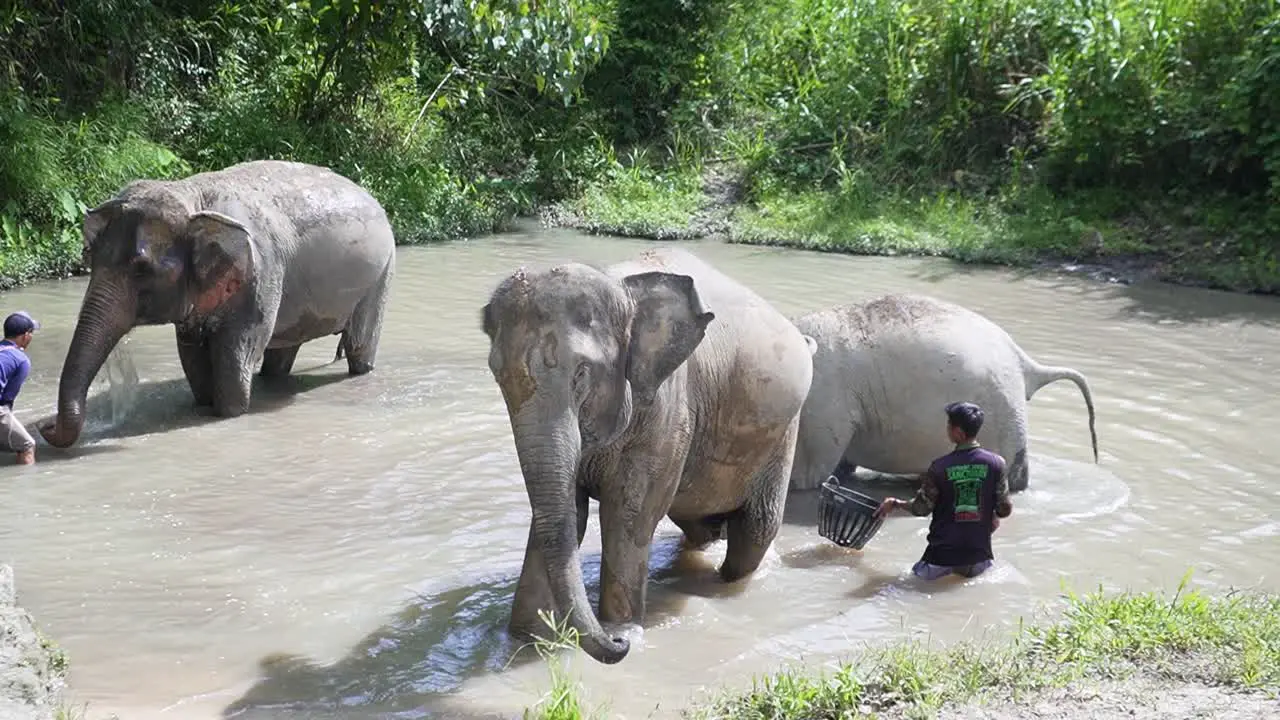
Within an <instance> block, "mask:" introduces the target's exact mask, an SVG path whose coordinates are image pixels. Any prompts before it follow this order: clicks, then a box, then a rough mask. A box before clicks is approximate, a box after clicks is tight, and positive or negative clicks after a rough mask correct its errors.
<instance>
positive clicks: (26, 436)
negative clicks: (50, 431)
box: [0, 405, 36, 453]
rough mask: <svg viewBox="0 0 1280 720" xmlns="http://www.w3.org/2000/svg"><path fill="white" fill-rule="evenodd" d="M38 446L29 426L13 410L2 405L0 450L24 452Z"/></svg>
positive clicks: (0, 413)
mask: <svg viewBox="0 0 1280 720" xmlns="http://www.w3.org/2000/svg"><path fill="white" fill-rule="evenodd" d="M35 446H36V441H35V439H34V438H32V437H31V433H29V432H27V428H26V427H24V426H23V425H22V423H21V422H19V421H18V418H16V417H14V415H13V411H12V410H10V409H9V408H7V407H4V406H3V405H0V450H7V451H9V452H14V453H23V452H26V451H28V450H30V449H31V448H34V447H35Z"/></svg>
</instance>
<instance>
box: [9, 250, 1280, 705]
mask: <svg viewBox="0 0 1280 720" xmlns="http://www.w3.org/2000/svg"><path fill="white" fill-rule="evenodd" d="M655 244H656V243H648V242H642V241H629V240H610V239H602V238H589V237H585V236H582V235H578V234H576V233H571V232H565V231H546V230H542V229H538V228H526V229H525V230H524V231H522V232H518V233H512V234H509V235H505V236H501V237H499V238H492V239H482V240H477V241H472V242H459V243H454V244H450V245H442V246H439V247H427V248H403V249H401V250H400V256H399V274H398V277H397V279H396V281H395V287H394V292H393V297H392V301H391V305H390V309H389V314H388V317H387V322H386V325H385V327H384V330H383V334H382V348H381V351H380V355H379V358H378V360H379V364H378V367H377V369H376V370H375V371H374V373H373V374H371V375H368V376H364V377H361V378H355V379H350V378H347V376H346V363H345V362H340V363H336V364H329V363H330V361H331V360H332V358H333V351H334V347H335V343H333V342H330V341H329V340H323V341H317V342H313V343H311V344H309V345H307V346H305V347H304V348H303V351H302V353H301V354H300V355H299V358H298V362H297V365H296V366H295V372H296V373H297V374H296V376H295V377H294V378H293V379H292V380H291V381H290V382H289V387H287V388H284V389H280V388H272V387H270V386H263V385H261V384H258V386H257V389H255V396H254V411H253V412H252V413H250V414H248V415H246V416H243V417H241V418H237V419H233V420H210V419H207V418H204V417H200V416H197V415H196V414H195V413H194V412H193V411H192V408H191V400H190V395H189V392H188V389H187V386H186V384H185V381H183V380H182V373H181V369H180V366H179V363H178V357H177V353H176V351H175V349H174V342H173V331H172V329H171V328H169V327H161V328H144V329H140V330H136V331H134V332H133V333H132V335H131V336H130V337H129V340H128V343H127V345H125V346H124V352H122V353H120V355H119V357H118V358H116V360H121V359H127V358H132V360H133V362H134V363H135V365H136V372H137V379H138V384H137V386H136V388H134V389H133V390H130V389H129V388H128V382H127V381H118V384H117V385H115V386H111V384H110V383H109V382H108V381H107V379H106V377H105V370H104V373H103V374H101V375H100V376H99V381H98V384H97V385H95V388H94V390H93V391H91V396H90V402H89V408H90V414H91V417H90V424H89V425H88V426H87V428H86V431H85V434H84V436H83V437H82V439H81V442H80V443H79V444H78V445H77V446H74V447H73V448H71V449H69V450H66V451H56V450H53V449H50V448H48V447H47V446H45V445H44V444H43V443H41V446H40V448H39V453H40V460H41V462H40V463H38V464H37V465H35V466H33V467H30V468H18V467H11V466H8V465H7V464H6V465H4V466H0V483H3V492H4V499H5V501H4V502H3V503H0V561H7V562H11V563H12V564H13V565H14V566H15V570H16V574H17V582H18V589H19V595H20V601H21V602H22V603H23V604H24V605H25V606H26V607H27V608H29V609H30V610H31V611H32V613H33V614H34V615H35V616H36V618H37V620H38V622H39V623H40V624H41V625H42V628H43V629H44V630H45V631H46V632H47V633H48V634H49V635H50V636H51V637H53V638H55V639H56V640H57V641H58V642H59V643H60V644H61V645H62V647H63V648H65V650H66V651H67V653H68V655H69V658H70V663H71V668H72V669H71V678H70V680H71V684H72V686H73V688H74V689H75V697H76V699H77V700H79V701H82V702H88V703H89V711H90V716H91V717H104V716H105V715H106V714H107V713H110V712H116V713H119V715H120V717H121V719H122V720H146V719H148V718H183V719H187V718H190V719H192V720H201V719H203V718H217V717H224V716H237V717H240V718H253V719H255V720H256V719H258V718H339V717H341V718H391V717H394V718H417V717H484V716H488V715H489V714H496V715H497V716H507V717H518V716H519V713H520V711H521V709H522V708H524V707H525V706H526V705H528V704H531V703H533V702H535V701H536V700H537V697H538V695H539V693H541V692H542V691H543V690H544V689H545V688H546V687H547V684H548V682H547V672H546V667H545V666H544V665H542V664H540V663H521V662H516V663H512V664H511V665H509V666H508V664H507V662H508V659H509V657H510V654H511V652H512V649H513V648H512V645H511V642H510V640H509V639H508V638H507V636H506V633H505V623H506V619H507V613H508V611H509V608H510V601H511V595H512V592H513V588H514V583H515V578H516V576H517V574H518V572H519V570H520V563H521V559H522V557H523V551H524V543H525V539H526V532H527V528H528V522H529V504H528V499H527V496H526V495H525V491H524V487H523V485H522V481H521V476H520V470H519V465H518V463H517V461H516V454H515V449H514V447H513V445H512V441H511V431H510V427H509V425H508V422H507V416H506V412H505V408H504V406H503V403H502V399H501V395H500V393H499V390H498V387H497V385H496V384H495V383H494V381H493V379H492V377H491V376H490V374H489V370H488V368H487V366H486V357H487V352H488V350H487V339H486V338H485V335H484V333H483V332H482V331H481V329H480V316H479V311H480V307H481V305H482V304H483V303H484V301H485V300H486V299H487V295H488V293H489V291H490V289H491V288H492V287H493V286H494V284H495V283H496V282H497V281H498V280H499V279H500V278H502V277H503V276H504V275H505V274H506V273H508V272H510V271H511V270H513V269H514V268H515V267H517V266H519V265H520V264H522V263H530V264H537V265H545V264H550V263H554V262H557V261H560V260H564V259H570V258H573V259H583V260H588V261H594V262H611V261H614V260H618V259H621V258H624V257H627V256H630V255H633V254H635V253H638V252H639V251H641V250H642V249H644V248H646V247H648V246H651V245H655ZM686 247H691V248H693V249H694V251H695V252H697V253H699V254H701V255H703V256H704V257H705V258H707V259H709V260H710V261H712V262H713V263H715V264H716V265H718V266H719V267H720V268H722V269H723V270H725V271H727V272H728V273H729V274H730V275H733V276H735V277H736V278H738V279H740V280H742V281H745V282H746V283H747V284H749V285H751V286H752V287H753V288H755V289H756V290H757V291H758V292H759V293H761V294H762V295H764V296H765V297H766V298H767V299H769V300H770V301H772V302H774V303H775V304H776V305H777V306H778V307H779V308H780V309H781V310H782V311H783V312H786V313H798V312H801V311H806V310H810V309H815V308H819V307H823V306H826V305H829V304H834V303H837V302H843V301H848V300H854V299H860V298H869V297H872V296H874V295H877V294H880V293H884V292H890V291H900V290H914V291H922V292H926V293H931V294H934V295H936V296H939V297H942V298H945V299H950V300H954V301H958V302H961V303H964V304H967V305H969V306H970V307H972V308H974V309H976V310H979V311H980V312H983V313H985V314H987V315H988V316H989V317H991V318H992V319H994V320H995V321H996V322H998V323H1000V324H1002V325H1003V326H1004V327H1005V328H1006V329H1008V330H1009V331H1010V332H1011V333H1012V334H1013V336H1014V337H1015V338H1016V339H1017V340H1018V341H1019V342H1020V343H1021V344H1022V346H1023V347H1024V348H1025V349H1027V350H1028V352H1030V353H1031V354H1032V355H1033V356H1035V357H1037V358H1038V359H1039V360H1041V361H1042V362H1046V363H1052V364H1065V365H1071V366H1074V367H1075V368H1077V369H1079V370H1081V371H1082V372H1084V373H1085V374H1086V375H1087V376H1088V378H1089V380H1090V382H1091V384H1092V387H1093V392H1094V395H1095V398H1096V402H1097V410H1098V436H1099V444H1100V450H1101V462H1100V463H1099V464H1097V465H1095V464H1094V463H1093V462H1092V458H1091V455H1090V450H1089V444H1088V443H1089V435H1088V427H1087V416H1086V412H1085V407H1084V403H1083V401H1082V399H1081V397H1080V394H1079V392H1078V391H1077V390H1076V388H1075V386H1074V385H1072V384H1070V383H1069V382H1059V383H1055V384H1053V385H1050V386H1047V387H1045V388H1043V389H1042V390H1040V392H1039V393H1038V394H1037V395H1036V396H1035V398H1034V400H1033V401H1032V402H1031V405H1030V408H1031V409H1030V418H1031V447H1030V455H1031V462H1032V463H1033V465H1032V471H1031V472H1032V475H1031V483H1032V487H1031V489H1030V490H1029V491H1027V492H1026V493H1023V494H1021V495H1018V496H1016V497H1015V507H1016V510H1015V514H1014V516H1013V517H1012V518H1011V519H1010V520H1009V521H1006V522H1005V523H1004V525H1002V527H1001V529H1000V531H999V532H998V533H997V535H996V539H995V549H996V554H997V557H998V565H997V568H996V569H995V570H993V571H992V572H990V573H988V574H987V575H986V576H984V577H982V578H979V579H977V580H974V581H969V582H967V583H963V584H961V583H946V582H944V583H941V584H939V586H937V587H934V588H927V587H923V586H920V585H918V584H916V583H915V582H913V581H910V580H908V579H906V577H905V576H906V575H907V574H908V570H909V568H910V565H911V563H912V562H913V561H914V560H915V559H916V558H917V557H918V556H919V553H920V551H921V550H922V548H923V543H924V533H925V522H924V521H920V520H915V519H913V518H910V517H896V518H894V519H892V520H891V521H890V522H888V523H886V526H885V528H884V529H883V530H882V531H881V533H880V534H879V535H878V536H877V537H876V538H875V539H874V541H873V542H872V543H871V544H870V545H869V546H868V548H867V549H866V551H865V552H863V553H857V552H853V551H843V550H840V549H839V548H837V547H835V546H834V545H832V544H830V543H828V542H826V541H825V540H823V539H822V538H821V537H819V536H818V534H817V532H816V529H815V527H814V513H813V507H814V503H815V500H814V497H813V495H812V494H810V493H806V494H794V495H793V496H792V499H791V501H790V503H789V506H788V515H789V524H787V525H786V526H784V528H783V531H782V533H781V535H780V536H779V538H778V541H777V542H776V543H775V545H774V547H773V549H772V551H771V552H770V554H769V556H768V557H767V558H766V559H765V562H764V564H763V565H762V567H761V569H760V571H759V572H758V573H757V574H756V575H755V576H754V578H753V579H752V580H750V581H749V582H748V583H746V584H745V587H744V588H743V589H742V590H741V591H739V592H735V593H727V592H725V590H724V587H723V586H722V585H720V584H719V583H717V582H715V581H714V580H712V579H710V576H711V573H712V572H713V568H714V567H715V565H716V564H717V561H718V560H719V558H720V557H721V556H722V554H723V551H724V549H723V543H720V544H717V545H715V546H712V547H711V548H710V549H709V551H708V552H707V553H705V554H704V555H699V554H685V555H681V554H680V553H679V551H678V535H677V531H676V530H675V528H674V527H673V526H672V525H670V524H669V523H668V522H667V521H664V522H663V524H662V525H661V526H660V527H659V530H658V537H657V539H656V540H655V544H654V550H653V552H654V559H653V562H652V568H653V570H652V584H651V590H650V593H649V598H650V600H649V614H648V617H647V619H646V622H645V626H646V627H645V631H644V635H643V638H641V639H639V640H637V641H636V642H635V643H634V644H633V650H632V653H631V655H630V656H629V657H627V659H626V660H624V661H623V662H622V664H620V665H616V666H603V665H598V664H596V663H594V662H589V661H587V662H582V661H579V662H576V663H574V665H573V670H574V671H575V672H577V673H579V675H580V677H581V678H582V680H583V681H584V683H585V684H586V686H587V688H588V692H589V697H590V699H591V700H592V701H593V702H601V701H606V700H607V701H608V703H609V706H608V707H609V708H610V709H611V712H610V716H611V717H620V718H621V717H625V718H639V717H676V716H677V715H678V712H679V710H680V709H681V708H682V707H685V706H687V705H688V704H689V703H690V702H692V701H696V700H698V699H700V698H703V697H706V695H707V694H708V693H711V692H714V691H715V690H716V689H718V688H719V687H721V686H724V685H726V684H727V685H730V686H743V685H748V684H749V683H750V681H751V676H752V673H759V672H763V671H767V670H770V669H774V668H776V667H778V666H780V665H782V664H784V663H788V662H792V661H798V660H804V661H806V662H812V663H821V662H827V661H833V660H836V659H838V658H840V657H841V656H842V654H844V653H847V652H848V651H850V650H853V649H855V648H857V647H858V646H860V645H861V644H862V643H864V642H866V641H878V640H883V639H888V638H893V637H900V636H904V635H911V636H919V637H924V636H930V637H932V638H935V639H937V640H939V641H949V640H954V639H958V638H962V637H977V636H980V635H982V634H984V633H1007V632H1009V631H1011V630H1012V629H1013V628H1014V627H1016V624H1017V621H1018V617H1019V616H1020V615H1021V616H1025V617H1030V616H1031V614H1033V613H1037V612H1039V611H1040V610H1042V609H1045V608H1052V606H1053V604H1054V603H1056V602H1057V601H1058V598H1059V595H1060V593H1061V591H1062V584H1063V583H1064V582H1070V583H1071V584H1072V585H1073V586H1074V587H1075V588H1077V589H1079V590H1083V591H1087V590H1092V589H1094V588H1096V587H1097V586H1098V585H1099V584H1103V585H1105V586H1107V587H1109V588H1124V587H1132V588H1135V589H1150V588H1161V589H1167V590H1172V589H1173V588H1174V587H1175V586H1176V585H1177V583H1178V581H1179V579H1180V578H1181V577H1182V576H1183V574H1184V573H1186V572H1187V571H1188V570H1190V569H1193V570H1194V574H1193V579H1192V581H1193V582H1194V583H1197V584H1200V585H1202V586H1207V587H1210V588H1216V589H1225V588H1228V587H1244V586H1249V587H1262V588H1268V589H1270V590H1273V591H1275V590H1280V572H1278V571H1277V569H1276V568H1277V565H1276V563H1275V556H1276V551H1277V549H1280V480H1278V479H1277V478H1276V477H1275V476H1274V473H1275V471H1276V467H1277V465H1278V464H1280V463H1278V462H1277V461H1278V460H1280V447H1278V446H1277V442H1276V439H1275V437H1274V434H1275V429H1276V428H1277V427H1280V393H1277V392H1276V391H1275V388H1276V372H1277V370H1278V369H1280V364H1278V362H1277V360H1276V358H1277V357H1280V303H1277V302H1276V301H1274V300H1271V299H1265V298H1251V297H1244V296H1232V295H1227V294H1222V293H1214V292H1208V291H1198V290H1190V289H1174V288H1168V287H1163V286H1153V287H1138V286H1133V287H1126V286H1119V285H1104V284H1100V283H1095V282H1091V281H1088V280H1084V279H1075V278H1062V277H1057V276H1025V275H1020V274H1017V273H1014V272H1010V271H1004V270H987V269H974V268H963V267H957V266H954V265H952V264H950V263H948V262H946V261H940V260H923V259H893V258H855V257H843V256H832V255H820V254H812V253H803V252H795V251H786V250H778V249H762V248H752V247H742V246H730V245H722V244H715V243H705V244H699V243H689V244H686ZM85 284H86V281H85V280H84V279H74V280H68V281H63V282H52V283H42V284H38V285H35V286H32V287H30V288H26V289H23V290H20V291H17V292H12V293H6V294H4V295H0V308H3V309H4V310H5V311H6V312H7V311H9V310H11V309H16V308H25V309H27V310H30V311H31V312H32V313H33V314H35V315H36V316H37V317H38V318H39V319H40V320H41V321H42V322H43V323H44V324H45V329H44V330H43V331H42V332H41V333H40V334H39V335H38V336H37V338H36V341H35V343H34V344H33V346H32V348H31V355H32V358H33V362H34V365H35V369H34V372H33V375H32V377H31V380H30V381H29V383H28V385H27V387H26V388H25V390H24V391H23V394H22V396H21V398H20V400H19V408H18V411H19V414H20V416H21V417H22V418H23V420H24V421H25V422H28V423H32V422H34V421H36V420H37V419H40V418H43V417H46V416H48V415H50V414H51V413H52V412H53V411H54V402H55V399H56V393H57V379H58V372H59V369H60V365H61V362H62V358H63V354H64V353H65V351H66V349H67V345H68V343H69V341H70V336H71V332H72V328H73V326H74V322H75V318H76V313H77V310H78V307H79V303H80V298H81V295H82V293H83V291H84V287H85ZM116 360H113V364H114V365H116V366H121V365H122V363H120V362H116ZM109 388H110V392H107V391H108V389H109ZM940 417H941V416H940ZM939 432H942V428H941V427H939ZM905 492H906V491H901V492H898V493H897V494H899V495H904V493H905ZM598 549H599V529H598V525H597V524H596V519H595V516H594V509H593V518H592V524H591V527H590V529H589V531H588V535H587V540H586V544H585V546H584V562H585V563H586V569H587V577H588V581H589V584H590V586H591V592H592V593H593V594H594V584H595V581H596V576H597V574H598V570H599V554H598Z"/></svg>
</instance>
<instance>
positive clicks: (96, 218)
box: [80, 198, 124, 267]
mask: <svg viewBox="0 0 1280 720" xmlns="http://www.w3.org/2000/svg"><path fill="white" fill-rule="evenodd" d="M123 207H124V201H123V200H121V199H120V198H111V199H110V200H107V201H106V202H104V203H102V204H101V205H99V206H98V207H96V208H93V209H91V210H87V211H85V214H84V222H83V224H82V226H81V230H80V232H81V237H82V238H83V240H84V247H83V248H82V249H81V251H80V260H81V262H82V263H83V264H84V266H85V267H90V266H91V265H92V262H90V261H91V259H92V255H93V244H94V243H95V242H97V240H98V237H99V236H101V235H102V232H103V231H104V230H106V229H107V225H110V224H111V221H112V220H114V219H116V217H117V216H118V215H119V214H120V210H121V208H123Z"/></svg>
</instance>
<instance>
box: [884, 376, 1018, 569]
mask: <svg viewBox="0 0 1280 720" xmlns="http://www.w3.org/2000/svg"><path fill="white" fill-rule="evenodd" d="M946 412H947V436H948V437H949V438H950V439H951V442H953V443H955V444H956V448H955V450H952V451H951V452H949V453H947V454H946V455H943V456H942V457H940V458H938V459H937V460H934V461H933V464H931V465H930V466H929V470H928V471H927V472H925V474H924V475H923V476H921V483H920V490H919V491H918V492H917V493H916V496H915V498H914V499H912V500H911V501H910V502H907V501H906V500H899V499H898V498H894V497H890V498H885V500H884V502H883V503H881V504H880V508H879V509H878V510H876V515H877V516H879V517H883V516H884V515H886V514H888V513H889V512H890V511H891V510H894V509H896V508H904V509H907V510H909V511H910V512H911V514H912V515H915V516H916V517H924V516H925V515H930V514H932V515H933V519H932V520H931V521H930V523H929V538H928V543H929V544H928V547H926V548H925V551H924V555H923V556H922V557H921V558H920V561H919V562H917V563H916V564H915V566H914V567H913V568H912V569H911V571H912V572H913V573H915V574H916V576H918V577H922V578H925V579H927V580H936V579H938V578H941V577H944V576H946V575H950V574H952V573H956V574H958V575H962V576H964V577H976V576H977V575H981V574H982V573H983V572H985V571H986V570H987V568H989V567H991V562H992V560H994V556H993V555H992V552H991V533H993V532H995V530H996V528H997V527H999V525H1000V518H1004V517H1009V514H1010V513H1012V512H1013V503H1011V502H1010V500H1009V480H1008V478H1007V477H1006V476H1005V461H1004V458H1002V457H1000V456H999V455H997V454H996V453H993V452H991V451H990V450H987V449H985V448H983V447H981V446H979V445H978V431H979V430H981V429H982V420H983V413H982V408H980V407H978V406H977V405H975V404H973V403H968V402H962V403H951V404H950V405H947V408H946Z"/></svg>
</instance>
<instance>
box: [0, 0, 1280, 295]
mask: <svg viewBox="0 0 1280 720" xmlns="http://www.w3.org/2000/svg"><path fill="white" fill-rule="evenodd" d="M831 38H839V41H838V42H832V41H830V39H831ZM1278 88H1280V6H1277V5H1276V4H1275V3H1273V2H1270V0H1126V1H1125V2H1120V1H1119V0H1100V1H1099V2H1091V3H1080V2H1075V1H1074V0H946V1H945V2H944V1H943V0H926V1H925V2H921V3H915V4H912V5H910V6H907V5H902V4H901V3H897V2H892V1H891V0H873V1H872V2H867V3H863V4H861V5H859V6H858V7H857V8H854V9H851V8H850V7H849V5H848V4H847V3H846V2H843V0H759V1H758V2H751V3H746V2H740V1H738V0H692V1H689V0H563V1H562V2H558V3H549V4H546V3H544V4H542V5H541V6H540V5H539V4H537V3H530V2H527V1H525V0H467V1H466V2H449V3H436V4H428V5H427V6H423V5H421V4H420V3H417V2H415V0H390V1H389V2H384V3H376V4H368V3H363V4H361V3H352V2H349V1H348V0H306V1H304V2H290V1H287V0H235V1H233V0H217V1H215V2H211V3H205V4H198V3H197V4H194V5H192V4H190V3H129V2H112V3H103V2H100V1H99V0H70V1H69V2H66V3H52V4H51V3H45V4H38V3H37V4H34V5H33V4H30V3H28V4H25V5H23V4H17V5H14V7H13V8H12V9H10V10H6V11H0V288H3V287H9V286H12V285H13V284H15V283H17V282H21V281H25V280H28V279H32V278H38V277H51V276H58V275H64V274H67V273H70V272H76V271H78V270H79V269H80V267H79V266H80V248H79V245H80V240H79V222H80V217H81V216H82V214H83V212H84V210H85V209H86V208H87V207H91V206H93V205H96V204H98V203H100V202H102V201H103V200H104V199H106V198H107V197H109V196H110V195H111V194H112V193H114V192H115V191H116V190H117V189H118V188H119V187H120V186H122V185H123V184H124V183H126V182H128V181H129V180H132V179H135V178H139V177H157V178H158V177H178V176H182V175H185V174H188V173H191V172H196V171H201V170H210V169H216V168H221V167H225V166H226V165H229V164H232V163H235V162H239V161H242V160H248V159H256V158H281V159H295V160H303V161H308V162H314V163H318V164H323V165H327V166H330V167H333V168H334V169H336V170H338V171H340V172H342V173H344V174H347V175H349V176H350V177H352V178H353V179H355V180H356V181H358V182H361V183H363V184H364V185H366V186H367V187H369V188H370V189H371V190H372V191H373V192H374V194H375V195H376V196H377V197H378V198H379V200H381V201H382V202H383V204H384V205H385V206H386V207H387V209H388V212H389V213H390V215H391V217H392V221H393V224H394V226H395V228H396V231H397V233H398V235H399V239H400V241H401V242H402V243H421V242H435V241H442V240H448V239H451V238H458V237H465V236H475V235H480V234H485V233H489V232H493V231H496V230H501V229H502V228H504V227H506V225H507V223H508V222H509V221H510V220H511V219H512V218H514V217H517V216H521V215H529V214H532V213H534V212H535V211H536V210H537V209H538V208H543V209H546V208H548V207H554V209H553V210H551V211H548V213H547V214H549V215H551V216H553V217H557V218H559V219H561V220H563V221H565V222H571V223H573V224H578V225H582V226H586V227H589V228H592V229H595V230H597V231H618V232H624V233H627V234H641V235H646V236H654V237H664V238H679V237H687V236H696V235H707V234H716V233H723V234H725V235H727V236H728V237H729V238H730V239H732V240H734V241H738V242H753V243H776V244H786V245H793V246H797V247H809V248H814V249H819V250H827V251H837V252H858V253H899V254H902V253H912V254H915V253H928V254H940V255H948V256H951V257H955V258H957V259H959V260H964V261H973V262H979V261H981V262H1002V263H1017V264H1035V263H1039V262H1041V261H1046V260H1047V261H1064V260H1065V261H1075V262H1090V263H1100V264H1110V265H1118V264H1122V265H1126V266H1127V267H1132V268H1149V269H1151V270H1152V272H1153V273H1154V274H1156V275H1157V276H1160V277H1164V278H1166V279H1170V280H1173V281H1179V282H1193V283H1197V284H1209V285H1212V286H1215V287H1223V288H1228V289H1234V290H1243V291H1259V292H1277V291H1278V290H1280V267H1278V265H1277V263H1278V259H1280V247H1278V244H1280V89H1278ZM707 178H711V179H712V180H714V182H713V183H712V187H711V188H710V189H709V192H707V191H704V188H702V187H701V185H702V184H703V181H704V180H705V179H707Z"/></svg>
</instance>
